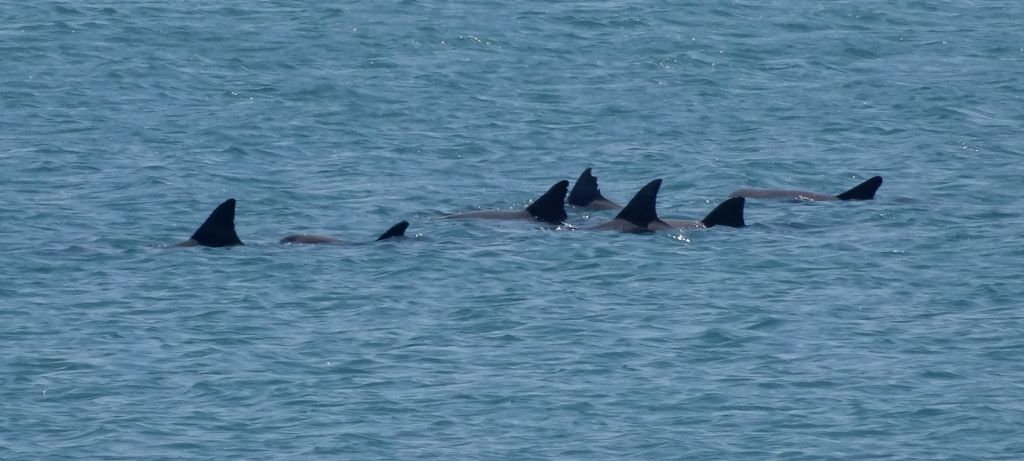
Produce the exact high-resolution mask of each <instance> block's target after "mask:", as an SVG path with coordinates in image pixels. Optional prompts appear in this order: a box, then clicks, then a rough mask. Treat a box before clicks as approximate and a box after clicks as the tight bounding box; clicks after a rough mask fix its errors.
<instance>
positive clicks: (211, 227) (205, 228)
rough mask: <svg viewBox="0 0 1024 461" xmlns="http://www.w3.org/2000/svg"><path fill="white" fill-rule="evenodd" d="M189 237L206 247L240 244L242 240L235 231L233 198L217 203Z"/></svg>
mask: <svg viewBox="0 0 1024 461" xmlns="http://www.w3.org/2000/svg"><path fill="white" fill-rule="evenodd" d="M191 239H192V240H195V241H196V243H198V244H200V245H203V246H208V247H226V246H231V245H241V244H242V241H241V240H239V239H238V234H236V233H235V199H233V198H229V199H227V200H225V201H224V203H221V204H220V205H218V206H217V208H216V209H214V210H213V213H210V216H209V217H207V218H206V221H204V222H203V225H201V226H199V229H196V232H195V233H194V234H192V237H191Z"/></svg>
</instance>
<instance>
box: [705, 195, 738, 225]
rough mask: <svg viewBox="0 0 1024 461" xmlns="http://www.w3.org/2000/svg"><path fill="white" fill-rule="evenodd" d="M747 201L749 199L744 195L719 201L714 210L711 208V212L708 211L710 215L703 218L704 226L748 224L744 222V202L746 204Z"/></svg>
mask: <svg viewBox="0 0 1024 461" xmlns="http://www.w3.org/2000/svg"><path fill="white" fill-rule="evenodd" d="M746 201H747V200H746V199H745V198H743V197H733V198H731V199H728V200H726V201H724V202H722V203H719V204H718V206H716V207H715V209H714V210H711V213H708V215H707V216H705V217H704V219H702V220H701V222H702V223H704V227H715V226H729V227H743V226H746V225H747V223H745V222H743V204H745V203H746Z"/></svg>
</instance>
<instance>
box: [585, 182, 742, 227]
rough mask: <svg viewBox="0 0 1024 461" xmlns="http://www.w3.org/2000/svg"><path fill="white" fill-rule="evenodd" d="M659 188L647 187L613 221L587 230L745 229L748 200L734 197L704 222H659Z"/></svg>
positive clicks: (654, 183) (655, 185)
mask: <svg viewBox="0 0 1024 461" xmlns="http://www.w3.org/2000/svg"><path fill="white" fill-rule="evenodd" d="M660 188H661V180H660V179H655V180H654V181H651V182H649V183H647V185H646V186H644V187H643V188H642V189H640V191H639V192H637V193H636V195H634V196H633V198H632V199H631V200H630V201H629V203H628V204H626V207H625V208H623V209H622V211H620V212H619V214H618V215H616V216H615V218H614V219H612V220H611V221H608V222H606V223H603V224H598V225H597V226H594V227H590V228H588V229H589V230H613V231H619V232H634V233H640V232H653V231H657V230H668V229H706V228H710V227H715V226H728V227H743V226H745V225H746V223H745V222H744V221H743V205H744V203H745V202H746V199H744V198H743V197H733V198H730V199H728V200H726V201H724V202H722V203H720V204H718V206H717V207H715V209H714V210H711V212H710V213H708V214H707V216H705V217H704V219H701V220H663V219H660V218H658V212H657V211H656V210H655V202H656V201H657V199H658V189H660Z"/></svg>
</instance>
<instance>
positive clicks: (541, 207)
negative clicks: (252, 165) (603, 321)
mask: <svg viewBox="0 0 1024 461" xmlns="http://www.w3.org/2000/svg"><path fill="white" fill-rule="evenodd" d="M661 182H662V180H661V179H655V180H653V181H651V182H649V183H647V185H645V186H644V187H643V188H641V189H640V190H639V191H637V193H636V194H635V195H634V196H633V198H632V199H630V201H629V202H628V203H627V204H626V206H625V207H623V206H622V205H619V204H618V203H615V202H613V201H612V200H609V199H607V198H605V197H604V196H603V195H601V190H600V189H599V188H598V185H597V177H595V176H593V174H592V173H591V169H590V168H587V169H586V170H584V171H583V173H582V174H580V177H579V179H577V181H576V184H575V186H574V187H573V188H572V191H571V192H569V181H564V180H563V181H559V182H557V183H555V185H553V186H551V188H550V189H548V191H547V192H545V193H544V194H543V195H541V196H540V197H538V198H537V200H535V201H534V202H533V203H531V204H530V205H529V206H527V207H526V208H524V209H523V210H519V211H507V210H485V211H470V212H465V213H456V214H450V215H446V216H444V217H443V219H501V220H535V221H540V222H544V223H547V224H552V225H556V226H557V225H562V224H565V220H566V218H567V215H566V212H565V205H566V203H568V204H569V205H571V206H574V207H579V208H588V209H592V210H614V209H620V211H619V213H618V214H617V215H616V216H615V217H614V218H612V219H611V220H610V221H608V222H605V223H602V224H598V225H596V226H592V227H587V228H583V229H582V230H595V231H618V232H628V233H646V232H654V231H659V230H672V229H707V228H711V227H715V226H727V227H744V226H746V222H745V221H744V218H743V212H744V206H745V204H746V199H747V198H789V199H798V200H814V201H825V200H871V199H874V197H875V192H876V191H877V190H878V188H879V187H880V186H881V185H882V177H881V176H874V177H872V178H870V179H868V180H866V181H864V182H863V183H861V184H858V185H857V186H855V187H853V188H852V189H850V190H848V191H846V192H843V193H841V194H838V195H827V194H820V193H815V192H805V191H798V190H773V189H738V190H736V191H735V192H733V193H732V194H730V198H729V199H726V200H725V201H723V202H721V203H719V204H718V206H716V207H715V208H714V209H713V210H711V212H709V213H708V214H707V215H705V216H704V218H703V219H699V220H674V219H661V218H660V217H658V212H657V206H656V202H657V198H658V191H659V189H660V188H661ZM567 194H568V197H567V196H566V195H567ZM570 227H571V226H570ZM408 228H409V222H408V221H401V222H399V223H398V224H395V225H394V226H391V228H389V229H388V230H387V231H385V232H384V233H383V234H381V235H380V236H379V237H377V241H380V240H387V239H391V238H397V237H403V236H404V235H405V231H406V230H407V229H408ZM280 243H297V244H339V243H346V242H344V241H342V240H340V239H336V238H333V237H326V236H321V235H307V234H291V235H288V236H285V237H284V238H282V239H281V240H280ZM234 245H242V241H241V239H239V238H238V234H237V233H235V199H233V198H229V199H227V200H225V201H224V202H223V203H221V204H220V205H218V206H217V208H215V209H214V210H213V212H211V213H210V215H209V216H208V217H207V218H206V220H205V221H203V224H202V225H200V226H199V228H198V229H196V231H195V232H194V233H193V234H192V236H191V237H189V239H188V240H185V241H184V242H181V243H178V244H177V245H175V246H179V247H191V246H208V247H228V246H234Z"/></svg>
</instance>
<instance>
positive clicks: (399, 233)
mask: <svg viewBox="0 0 1024 461" xmlns="http://www.w3.org/2000/svg"><path fill="white" fill-rule="evenodd" d="M408 228H409V221H402V222H400V223H398V224H395V225H394V226H391V228H390V229H388V230H387V232H384V233H383V234H380V237H377V240H378V241H380V240H387V239H389V238H392V237H404V236H405V230H406V229H408Z"/></svg>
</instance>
